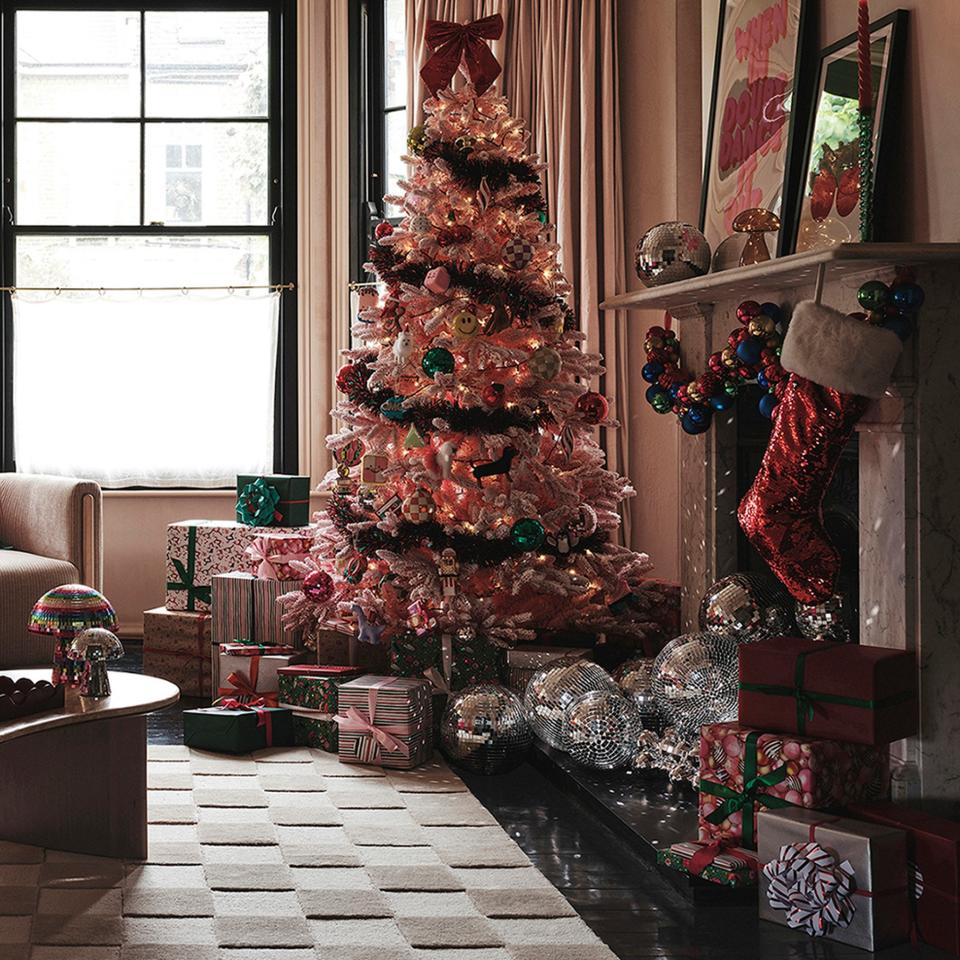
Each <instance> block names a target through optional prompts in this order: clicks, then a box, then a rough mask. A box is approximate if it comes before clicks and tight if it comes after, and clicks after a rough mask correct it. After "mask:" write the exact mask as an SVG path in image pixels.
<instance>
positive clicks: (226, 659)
mask: <svg viewBox="0 0 960 960" xmlns="http://www.w3.org/2000/svg"><path fill="white" fill-rule="evenodd" d="M229 648H232V650H231V649H229ZM286 649H287V652H286V653H277V654H259V653H251V652H250V648H249V647H246V646H245V645H244V646H240V649H239V650H238V649H237V648H236V646H235V645H233V644H224V645H223V646H222V647H221V648H220V653H219V656H218V658H217V696H218V697H236V698H237V699H247V698H255V697H257V696H262V697H266V698H267V699H269V700H270V701H271V702H272V703H274V704H275V703H276V702H277V699H278V696H279V691H280V676H279V671H280V670H281V669H282V668H283V667H289V666H290V665H291V664H293V663H297V662H299V661H300V660H302V659H303V657H304V656H305V654H304V652H303V651H302V650H292V649H291V648H286Z"/></svg>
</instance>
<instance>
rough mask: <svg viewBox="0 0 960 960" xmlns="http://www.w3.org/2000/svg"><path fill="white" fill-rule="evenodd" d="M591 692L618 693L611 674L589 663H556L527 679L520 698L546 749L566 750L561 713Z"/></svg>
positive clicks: (574, 661) (561, 661) (531, 724)
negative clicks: (525, 687) (582, 695)
mask: <svg viewBox="0 0 960 960" xmlns="http://www.w3.org/2000/svg"><path fill="white" fill-rule="evenodd" d="M590 690H605V691H607V692H608V693H619V692H620V688H619V687H618V686H617V685H616V684H615V683H614V682H613V680H612V679H611V678H610V674H609V673H607V671H606V670H604V669H603V667H601V666H598V665H597V664H595V663H592V662H591V661H589V660H560V661H556V660H555V661H554V662H553V663H551V664H549V665H548V666H546V667H544V668H543V669H542V670H538V671H537V672H536V673H535V674H534V675H533V676H532V677H531V678H530V682H529V683H528V684H527V692H526V693H525V694H524V697H523V706H524V709H525V710H526V713H527V720H528V721H529V722H530V726H531V727H532V728H533V732H534V733H535V734H536V735H537V736H538V737H539V738H540V739H541V740H543V742H544V743H546V744H548V745H549V746H551V747H556V748H557V749H558V750H565V749H566V746H565V745H564V739H563V732H564V726H565V725H564V716H563V713H564V711H565V710H566V709H567V707H569V706H570V704H571V703H573V701H574V700H576V699H577V697H579V696H580V695H581V694H584V693H588V692H589V691H590Z"/></svg>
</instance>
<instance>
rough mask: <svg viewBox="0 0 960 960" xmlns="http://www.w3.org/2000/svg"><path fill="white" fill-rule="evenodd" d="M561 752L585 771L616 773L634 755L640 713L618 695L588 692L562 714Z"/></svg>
mask: <svg viewBox="0 0 960 960" xmlns="http://www.w3.org/2000/svg"><path fill="white" fill-rule="evenodd" d="M563 723H564V738H563V739H564V748H565V749H566V751H567V753H569V754H570V756H571V757H572V758H573V759H574V760H576V761H577V763H580V764H582V765H583V766H585V767H591V768H592V769H594V770H616V769H617V768H618V767H625V766H626V765H627V764H628V763H629V762H630V761H631V760H632V759H633V756H634V754H635V753H636V751H637V738H638V737H639V736H640V733H641V731H642V730H643V722H642V721H641V719H640V711H639V710H638V709H637V708H636V707H635V706H634V705H633V704H632V703H631V702H630V701H629V700H628V699H627V698H626V697H625V696H623V694H621V693H611V692H610V691H609V690H588V691H587V692H586V693H582V694H580V696H579V697H577V698H576V700H574V701H573V702H572V703H571V704H570V705H569V706H568V707H567V709H566V710H565V711H564V713H563Z"/></svg>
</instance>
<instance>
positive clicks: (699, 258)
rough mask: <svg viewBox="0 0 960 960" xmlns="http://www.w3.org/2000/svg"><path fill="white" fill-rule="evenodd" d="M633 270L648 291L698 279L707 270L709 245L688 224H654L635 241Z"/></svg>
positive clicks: (701, 235) (672, 222)
mask: <svg viewBox="0 0 960 960" xmlns="http://www.w3.org/2000/svg"><path fill="white" fill-rule="evenodd" d="M636 267H637V276H638V277H639V278H640V279H641V280H642V281H643V283H644V285H645V286H648V287H659V286H660V285H661V284H664V283H673V282H674V281H676V280H689V279H690V278H691V277H702V276H703V275H704V274H705V273H706V272H707V271H708V270H709V269H710V244H709V243H707V238H706V237H705V236H704V235H703V234H702V233H701V232H700V231H699V230H698V229H697V228H696V227H694V226H691V225H690V224H689V223H680V222H679V221H677V220H670V221H668V222H667V223H658V224H657V225H656V226H655V227H651V228H650V229H649V230H648V231H647V232H646V233H645V234H644V235H643V236H642V237H641V238H640V240H639V241H638V243H637V251H636Z"/></svg>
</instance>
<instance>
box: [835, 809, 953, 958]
mask: <svg viewBox="0 0 960 960" xmlns="http://www.w3.org/2000/svg"><path fill="white" fill-rule="evenodd" d="M850 813H851V814H852V815H853V816H856V817H860V819H862V820H870V821H872V822H873V823H882V824H886V825H887V826H891V827H899V828H900V829H901V830H905V831H906V834H907V858H908V860H909V861H910V866H911V871H910V873H911V893H912V897H911V904H912V906H913V911H914V920H915V922H916V932H917V936H918V937H919V938H920V939H921V940H923V942H924V943H929V944H930V946H932V947H938V948H939V949H940V950H947V951H949V952H950V953H955V954H957V955H960V823H957V822H956V821H954V820H944V819H943V818H942V817H933V816H931V815H930V814H928V813H924V812H923V811H921V810H913V809H911V808H910V807H899V806H897V805H896V804H894V803H858V804H854V805H853V806H851V807H850Z"/></svg>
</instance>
